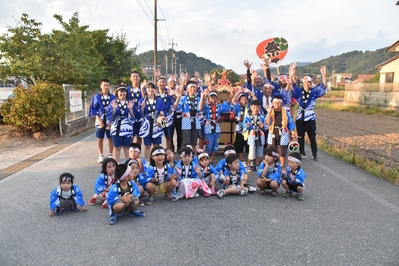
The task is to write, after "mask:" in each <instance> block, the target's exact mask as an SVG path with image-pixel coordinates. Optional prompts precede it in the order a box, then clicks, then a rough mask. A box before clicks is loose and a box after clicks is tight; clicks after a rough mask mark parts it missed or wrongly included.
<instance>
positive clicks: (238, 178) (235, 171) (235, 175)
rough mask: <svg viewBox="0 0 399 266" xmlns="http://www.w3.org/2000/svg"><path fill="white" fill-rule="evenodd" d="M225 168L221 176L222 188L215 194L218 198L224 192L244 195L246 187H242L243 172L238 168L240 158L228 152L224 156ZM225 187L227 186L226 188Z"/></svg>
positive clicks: (246, 191)
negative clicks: (225, 156)
mask: <svg viewBox="0 0 399 266" xmlns="http://www.w3.org/2000/svg"><path fill="white" fill-rule="evenodd" d="M226 163H227V169H226V171H225V172H224V174H223V175H222V176H220V179H221V181H223V188H222V189H219V190H218V192H216V194H217V195H218V197H219V198H223V197H224V195H226V194H231V195H237V194H238V195H241V196H245V195H247V194H248V189H247V188H246V187H244V185H245V179H244V173H242V171H241V170H240V159H239V157H238V155H237V154H230V155H228V156H227V158H226ZM226 187H227V188H226Z"/></svg>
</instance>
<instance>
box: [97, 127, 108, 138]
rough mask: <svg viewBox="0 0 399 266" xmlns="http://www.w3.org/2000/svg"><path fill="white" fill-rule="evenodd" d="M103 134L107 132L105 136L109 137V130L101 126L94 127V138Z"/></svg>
mask: <svg viewBox="0 0 399 266" xmlns="http://www.w3.org/2000/svg"><path fill="white" fill-rule="evenodd" d="M105 134H107V138H108V139H110V138H111V131H110V130H107V129H105V127H103V128H99V127H96V138H98V139H103V138H104V136H105Z"/></svg>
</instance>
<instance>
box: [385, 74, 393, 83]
mask: <svg viewBox="0 0 399 266" xmlns="http://www.w3.org/2000/svg"><path fill="white" fill-rule="evenodd" d="M385 83H393V72H390V73H385Z"/></svg>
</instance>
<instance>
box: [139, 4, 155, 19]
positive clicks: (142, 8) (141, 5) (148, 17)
mask: <svg viewBox="0 0 399 266" xmlns="http://www.w3.org/2000/svg"><path fill="white" fill-rule="evenodd" d="M137 3H139V5H140V7H141V10H143V12H144V15H145V16H146V17H147V19H148V21H150V23H151V25H154V23H153V22H152V20H151V18H150V16H149V15H148V14H147V11H146V10H145V8H144V6H143V4H142V3H141V0H137ZM152 17H154V15H152Z"/></svg>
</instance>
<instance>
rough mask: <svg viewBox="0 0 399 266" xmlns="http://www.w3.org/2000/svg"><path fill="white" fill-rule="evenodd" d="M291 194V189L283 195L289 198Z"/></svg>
mask: <svg viewBox="0 0 399 266" xmlns="http://www.w3.org/2000/svg"><path fill="white" fill-rule="evenodd" d="M291 195H292V192H291V190H286V191H285V193H284V195H283V197H284V198H289V197H290V196H291Z"/></svg>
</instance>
